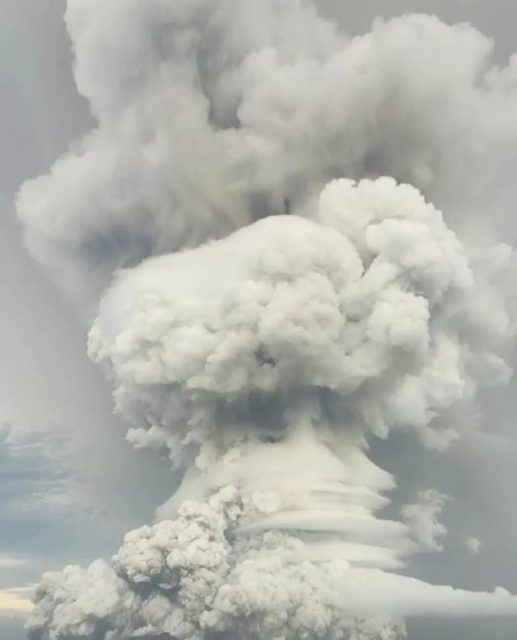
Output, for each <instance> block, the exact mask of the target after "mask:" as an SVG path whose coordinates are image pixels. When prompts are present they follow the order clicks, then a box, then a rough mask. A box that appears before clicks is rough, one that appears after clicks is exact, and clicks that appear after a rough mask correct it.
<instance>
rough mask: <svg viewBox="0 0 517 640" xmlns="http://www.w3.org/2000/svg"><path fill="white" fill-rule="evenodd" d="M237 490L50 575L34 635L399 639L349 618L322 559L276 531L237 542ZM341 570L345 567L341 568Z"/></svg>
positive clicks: (381, 625) (385, 627)
mask: <svg viewBox="0 0 517 640" xmlns="http://www.w3.org/2000/svg"><path fill="white" fill-rule="evenodd" d="M242 513H243V504H242V500H241V499H240V497H239V495H238V493H237V492H236V491H235V490H234V489H233V488H231V487H227V488H226V489H224V490H221V491H220V492H219V493H218V494H217V495H215V496H213V497H212V498H211V499H210V500H209V501H208V502H207V503H195V502H187V503H184V504H183V505H182V506H181V508H180V510H179V517H178V518H177V519H176V520H174V521H163V522H161V523H158V524H157V525H155V526H153V527H142V528H140V529H137V530H135V531H132V532H130V533H128V534H127V535H126V537H125V541H124V544H123V545H122V547H121V548H120V549H119V552H118V553H117V554H116V555H115V556H114V557H113V559H112V562H111V564H108V563H106V562H104V561H101V560H97V561H95V562H94V563H92V564H91V565H90V566H89V567H88V568H87V569H81V568H80V567H67V568H66V569H65V570H64V571H63V572H61V573H49V574H46V575H45V576H44V577H43V579H42V581H41V583H40V585H39V587H38V589H37V592H36V608H35V610H34V612H33V614H32V616H31V619H30V620H29V623H28V626H27V628H28V632H29V638H30V639H31V640H68V639H69V638H72V637H73V638H81V639H82V640H83V639H84V640H128V639H129V638H142V637H144V638H146V637H147V638H149V639H152V640H157V639H158V638H175V639H176V640H220V639H221V638H223V637H224V638H225V639H226V640H233V639H235V640H237V639H238V640H242V639H249V640H261V639H262V638H264V637H267V638H284V639H285V640H299V639H300V638H304V639H306V640H399V639H402V638H405V632H404V625H403V624H402V623H392V622H389V621H387V620H380V619H375V618H369V619H367V620H364V619H354V618H351V617H348V616H347V615H346V599H344V600H343V602H342V603H340V600H341V598H340V596H339V592H338V589H336V588H335V587H336V585H335V584H332V582H331V581H329V580H328V578H329V574H328V572H327V569H326V568H325V567H324V566H322V565H321V566H320V565H317V564H314V563H311V562H308V561H307V560H305V559H304V548H303V545H302V544H301V543H300V541H299V540H297V539H296V538H294V537H292V536H288V535H285V534H282V533H279V532H276V533H272V532H269V533H266V534H263V535H262V536H258V537H256V538H255V539H254V540H251V539H250V540H247V541H246V542H244V543H243V544H240V545H239V544H235V542H233V544H232V542H231V537H232V536H231V534H230V532H231V530H232V528H234V527H235V525H236V524H237V523H238V520H239V518H240V517H241V516H242ZM343 568H344V570H345V572H346V565H343Z"/></svg>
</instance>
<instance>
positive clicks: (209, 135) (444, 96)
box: [18, 0, 517, 640]
mask: <svg viewBox="0 0 517 640" xmlns="http://www.w3.org/2000/svg"><path fill="white" fill-rule="evenodd" d="M67 19H68V25H69V29H70V33H71V35H72V38H73V41H74V44H75V48H76V54H77V72H76V73H77V79H78V85H79V88H80V89H81V91H83V93H85V95H87V97H88V98H89V99H90V102H91V105H92V110H93V112H94V113H95V115H96V116H97V117H98V119H99V128H98V129H97V130H96V131H95V132H93V133H92V134H90V135H89V136H88V137H87V138H86V139H85V141H84V142H83V143H82V145H81V148H80V149H79V151H77V153H76V155H69V156H68V157H66V158H64V159H61V160H60V161H58V163H57V164H56V165H55V167H54V169H53V172H52V174H51V175H49V176H46V177H42V178H38V179H37V180H36V181H33V182H31V183H28V184H27V185H25V186H24V187H23V189H22V191H21V194H20V197H19V201H18V205H19V210H20V214H21V216H22V218H23V219H24V221H25V223H26V225H27V237H28V241H29V246H30V247H31V248H32V250H33V251H34V253H35V255H36V256H37V257H38V258H39V259H40V260H41V261H42V263H44V264H45V265H46V266H47V268H48V269H49V270H50V271H51V272H53V271H56V270H57V271H59V272H60V273H61V274H63V273H64V274H65V275H64V277H63V278H62V279H63V280H64V285H65V286H66V287H70V286H71V285H74V283H76V282H77V278H80V282H84V283H85V286H84V290H85V291H86V293H85V295H86V298H87V300H86V303H87V304H86V307H88V306H89V305H90V304H91V297H92V296H93V297H95V295H97V293H98V291H99V289H101V288H102V287H103V286H104V285H105V284H106V283H107V282H108V281H109V279H110V276H111V273H112V271H113V270H114V269H116V268H117V267H124V268H123V269H121V270H119V271H117V273H116V275H115V277H114V278H113V279H112V282H111V284H110V285H109V286H108V287H107V289H106V290H105V292H104V293H103V295H102V298H101V302H100V305H99V307H98V313H97V318H96V320H95V322H94V325H93V327H92V329H91V332H90V337H89V352H90V355H91V357H92V359H93V360H95V361H96V362H98V363H99V365H100V366H101V367H102V368H103V369H104V371H105V373H106V376H107V378H108V379H109V380H110V381H111V382H112V384H113V387H114V401H115V406H116V410H117V411H118V412H119V413H120V414H122V415H123V416H124V417H125V419H126V420H127V422H128V423H129V424H130V429H129V432H128V439H129V440H130V441H131V442H132V443H133V444H134V445H135V446H136V447H155V448H159V449H165V450H167V451H168V452H169V454H170V459H171V464H173V465H174V466H175V467H176V468H178V469H181V470H183V481H182V483H181V485H180V487H179V488H178V490H177V491H176V492H175V493H174V494H173V495H172V497H171V498H170V500H168V501H167V502H166V503H165V504H164V505H162V506H161V507H160V508H159V510H158V514H157V523H155V524H154V525H153V526H146V527H142V528H141V529H138V530H136V531H133V532H130V533H129V534H127V536H126V538H125V541H124V544H123V545H122V547H121V548H120V550H119V551H118V553H117V554H116V555H115V556H114V558H113V559H112V562H111V563H105V562H103V561H96V562H94V563H93V564H91V565H90V567H88V568H87V569H86V570H83V569H81V568H79V567H67V568H66V569H65V570H64V571H63V572H62V573H60V574H47V575H46V576H44V578H43V579H42V582H41V584H40V586H39V588H38V591H37V595H36V609H35V613H34V615H33V617H32V619H31V621H30V623H29V629H30V635H31V638H33V639H34V640H43V639H45V640H46V639H49V640H70V639H71V638H74V639H75V638H77V639H79V638H82V639H85V640H122V639H123V640H127V639H128V638H153V639H157V638H178V639H181V640H217V639H221V638H223V637H224V638H228V639H229V640H245V639H249V640H259V639H260V640H262V639H263V638H268V639H269V638H271V639H273V638H275V639H278V640H279V639H280V638H281V639H283V640H299V639H302V638H303V639H306V640H338V639H342V640H399V639H400V638H404V637H405V631H404V625H403V623H401V622H397V620H402V619H404V618H405V617H407V616H418V615H446V616H468V615H517V599H516V598H515V597H513V596H511V595H510V594H509V593H507V592H506V591H504V590H503V589H498V590H496V591H495V592H494V593H492V594H489V593H471V592H468V591H461V590H455V589H452V587H447V586H433V585H429V584H426V583H425V582H422V581H419V580H416V579H413V578H410V577H407V576H403V575H400V573H398V572H400V571H401V570H402V569H403V568H404V567H405V563H406V562H407V559H408V558H409V557H410V556H411V555H413V554H415V553H419V552H424V551H438V550H440V549H441V538H443V536H444V535H445V533H446V529H445V528H444V527H443V526H442V525H441V524H440V523H439V522H438V519H437V518H438V516H439V513H440V511H441V509H442V507H443V505H444V503H445V500H446V497H445V496H442V495H441V494H438V493H437V492H433V491H423V492H421V493H420V494H419V495H418V500H417V502H416V503H415V504H411V505H408V506H406V507H405V508H404V509H403V510H402V513H401V518H400V520H397V519H392V520H389V519H387V518H385V517H382V514H381V510H382V509H383V507H386V506H387V505H388V504H389V500H388V498H387V497H386V494H387V493H388V492H389V491H390V490H392V489H394V488H395V479H394V478H393V477H392V476H391V475H390V474H389V473H387V472H386V471H384V470H382V469H381V468H379V467H378V466H376V465H375V464H374V463H373V462H372V461H371V460H370V459H369V458H368V455H367V454H368V446H367V443H368V441H369V439H370V438H372V437H378V438H387V437H389V435H390V433H391V432H392V431H394V430H398V431H405V432H406V434H407V442H408V446H409V445H412V446H417V444H422V445H424V446H427V447H430V448H434V449H437V450H443V449H445V448H447V446H449V444H450V443H451V442H453V441H454V440H456V439H458V438H460V437H461V435H462V433H463V432H464V431H467V430H469V429H473V428H474V427H475V425H474V424H472V423H471V421H470V419H465V416H470V415H472V413H473V411H472V406H473V403H474V402H475V400H476V396H477V392H478V390H479V389H480V388H481V387H482V386H484V385H487V384H491V385H494V384H495V385H498V384H504V383H506V382H507V381H508V380H509V378H510V373H511V372H510V368H509V366H508V364H507V363H506V362H505V360H504V358H503V354H504V353H507V352H508V346H509V345H510V344H511V340H512V339H513V333H514V319H513V311H512V304H510V300H509V299H508V298H507V297H506V289H507V287H506V283H507V282H508V273H509V272H510V270H511V268H512V264H513V254H512V251H511V250H510V249H509V248H508V247H505V246H500V245H497V246H494V247H487V246H486V243H485V244H484V246H483V247H473V246H468V245H467V244H465V243H462V242H461V241H460V240H459V239H458V235H457V234H456V233H455V232H453V231H452V230H451V229H450V228H449V227H448V226H447V225H446V224H445V222H444V219H443V216H442V213H441V212H440V211H439V210H438V209H437V208H435V206H433V205H432V204H431V203H430V202H429V200H428V198H427V196H429V195H433V196H435V197H436V198H437V199H438V200H439V201H448V200H449V201H450V202H451V204H452V203H455V204H454V207H453V208H454V210H455V212H456V214H457V215H459V213H458V212H459V211H460V209H461V208H460V209H458V204H457V203H458V201H459V200H461V198H466V199H467V198H468V197H471V196H472V194H473V191H472V189H471V188H470V187H467V186H466V185H465V184H464V183H463V182H462V179H461V171H460V169H459V166H460V164H458V162H457V160H458V158H459V157H460V156H461V157H463V154H465V157H469V159H470V161H471V167H472V170H473V171H474V170H476V171H477V170H479V171H481V169H480V166H481V163H479V161H480V154H479V153H478V154H477V153H476V150H475V149H470V148H469V147H468V143H466V142H465V140H466V138H464V137H463V136H462V132H463V129H462V128H461V127H462V125H461V123H463V120H464V113H465V109H464V106H465V105H466V104H467V103H468V104H476V105H477V107H478V108H477V110H475V113H476V114H478V115H479V114H483V113H484V111H483V106H486V104H488V103H490V104H493V105H494V108H495V106H497V108H498V109H500V110H501V112H502V111H504V112H505V113H506V109H507V108H508V107H507V105H505V102H504V100H502V99H501V100H495V98H494V96H495V93H497V92H498V91H502V89H501V86H502V84H501V83H502V82H503V80H502V77H503V76H500V77H499V76H497V77H499V80H498V82H499V84H497V82H496V80H497V77H496V74H495V72H494V73H493V74H492V76H491V77H492V80H493V83H494V84H493V86H494V87H496V88H495V89H492V90H491V91H493V93H490V91H489V90H488V89H486V88H485V89H483V90H482V89H479V88H478V87H477V86H476V84H475V83H476V77H477V74H478V72H479V69H480V68H481V67H482V66H483V61H484V60H485V57H486V55H487V53H488V49H489V47H488V44H487V42H486V40H485V39H484V38H483V37H482V36H481V35H480V34H478V33H477V32H475V31H474V30H472V29H470V28H468V27H465V26H462V27H455V28H452V27H447V26H446V25H443V24H441V23H440V22H439V21H437V20H436V19H433V18H429V17H422V16H420V17H414V16H413V17H406V18H402V19H400V20H396V21H393V22H392V23H389V24H386V25H382V24H379V25H377V26H376V28H375V29H374V31H373V32H372V33H371V34H368V35H367V36H364V37H363V38H359V39H356V40H352V41H349V40H348V39H347V38H346V37H345V36H344V35H343V34H341V33H340V32H339V31H338V30H337V29H336V28H335V26H334V25H332V24H331V23H329V22H327V21H325V20H323V19H322V18H320V17H319V16H318V15H317V12H316V10H315V8H314V7H313V6H312V5H310V4H308V3H302V2H296V1H294V0H293V1H286V2H279V1H275V0H270V1H268V2H263V3H255V2H246V1H243V2H239V3H233V2H230V1H224V0H221V1H218V2H213V1H210V2H203V1H201V0H198V1H188V2H187V1H185V2H172V1H170V0H167V1H166V0H148V1H147V2H145V3H144V2H140V1H138V2H136V1H132V0H131V1H129V2H128V1H127V0H124V1H123V2H122V1H119V0H113V1H112V2H110V3H105V2H99V1H96V0H70V2H69V7H68V12H67ZM115 23H116V24H117V28H116V29H115V30H113V29H112V28H110V25H113V24H115ZM444 50H447V51H449V52H450V56H449V57H447V60H446V62H447V64H446V65H444V66H443V69H442V68H441V67H440V73H438V74H430V78H429V79H428V81H425V82H423V81H422V78H420V77H419V75H418V74H420V72H421V69H422V65H421V64H420V63H422V62H426V63H430V61H433V64H438V63H439V61H440V60H443V59H444V57H443V56H444V53H443V51H444ZM415 60H417V61H419V62H415V64H414V65H413V62H414V61H415ZM436 60H438V63H436ZM424 67H425V65H424ZM433 83H434V84H433ZM395 97H396V100H395V102H396V104H395V105H393V104H392V100H393V99H394V98H395ZM428 100H429V101H430V102H431V103H432V104H433V105H434V106H435V107H436V104H438V103H439V104H441V105H442V106H444V105H445V108H443V109H441V110H439V112H440V114H441V116H443V117H440V118H438V117H437V116H436V111H435V110H431V109H429V108H428V107H427V106H426V105H427V101H428ZM437 101H438V102H437ZM366 106H367V108H366ZM403 107H404V108H403ZM455 109H456V110H455ZM408 113H409V114H412V115H413V116H414V119H413V120H412V121H411V122H409V120H410V118H408ZM445 113H447V114H448V116H447V118H445V116H444V114H445ZM508 113H509V111H508ZM483 117H484V116H482V115H479V118H481V120H482V118H483ZM481 120H480V122H481ZM503 121H504V118H501V122H503ZM379 122H382V123H384V124H383V126H380V125H379ZM480 122H478V123H477V125H479V129H480V131H482V132H483V135H488V133H487V131H485V130H484V129H483V127H482V126H481V125H480ZM374 123H376V124H375V126H374ZM429 128H431V129H433V134H432V137H433V143H432V144H431V142H430V139H429V138H428V137H426V136H428V135H429V134H428V133H427V130H428V129H429ZM415 132H418V135H416V134H415ZM452 132H454V136H453V135H452ZM499 134H500V132H496V134H494V135H497V136H499ZM392 135H393V137H391V136H392ZM503 138H504V140H505V143H506V142H507V141H508V136H502V135H501V137H500V138H498V139H497V141H496V142H493V146H492V147H490V148H493V147H495V146H497V145H498V144H499V143H500V141H501V140H503ZM452 139H454V140H456V139H457V140H458V143H457V144H456V145H452V144H450V141H451V140H452ZM469 139H470V138H469ZM440 140H441V141H444V140H447V141H448V142H447V152H445V150H444V149H442V148H438V147H436V146H434V145H435V144H439V141H440ZM488 148H489V145H485V147H484V149H485V150H486V149H488ZM467 152H468V153H467ZM458 154H459V155H458ZM502 156H505V154H504V153H502ZM501 162H502V160H501ZM461 166H463V164H461ZM384 172H385V173H392V174H394V175H395V177H396V178H398V182H397V180H395V179H394V178H390V177H379V176H380V175H381V174H382V173H384ZM356 176H370V177H368V178H365V179H362V180H359V181H357V180H354V179H351V178H353V177H356ZM372 176H373V177H372ZM347 177H348V178H349V179H347ZM329 180H330V181H329ZM403 180H404V181H406V182H412V183H414V184H415V185H417V186H419V187H420V190H419V189H417V188H416V187H415V186H411V185H410V184H407V183H404V182H403ZM488 183H489V178H488V177H487V176H485V177H484V184H485V185H487V184H488ZM475 213H477V212H474V213H473V219H474V218H475ZM460 218H461V216H460ZM457 226H462V225H460V224H459V223H458V225H457ZM63 266H65V267H66V268H62V267H63ZM72 288H74V287H73V286H72ZM82 290H83V289H82ZM83 302H85V301H83ZM487 309H489V312H488V313H487Z"/></svg>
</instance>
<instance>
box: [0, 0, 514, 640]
mask: <svg viewBox="0 0 517 640" xmlns="http://www.w3.org/2000/svg"><path fill="white" fill-rule="evenodd" d="M318 5H319V6H320V8H321V10H322V11H323V12H326V13H327V14H328V15H329V16H333V17H335V18H336V19H338V20H339V21H340V23H341V24H343V25H344V26H345V28H346V29H347V30H348V31H349V32H350V33H352V34H353V33H361V32H363V31H366V30H368V28H369V26H370V25H371V22H372V20H373V19H374V18H375V17H377V16H383V17H386V18H388V17H391V16H396V15H400V14H401V13H404V12H407V11H409V10H411V11H422V12H428V13H436V14H438V15H439V16H440V17H441V18H442V19H444V20H445V21H447V22H457V21H467V22H470V23H472V24H473V25H475V26H476V27H477V28H479V29H480V30H481V31H483V32H485V33H486V34H488V35H490V36H491V37H493V38H494V39H495V42H496V56H497V58H498V59H501V60H504V59H505V58H506V57H507V56H508V55H509V54H510V53H511V52H512V51H513V50H514V49H515V50H517V41H516V40H515V36H514V32H513V31H514V30H513V28H512V25H513V24H514V19H515V11H516V10H515V5H514V3H513V2H512V1H511V0H495V2H489V1H488V0H485V1H483V0H448V1H447V0H442V1H438V0H432V1H431V0H429V1H427V0H414V1H410V0H407V1H404V0H342V1H337V0H319V1H318ZM63 12H64V0H38V2H35V1H34V0H0V15H1V16H2V19H1V20H0V46H1V48H2V49H1V50H2V55H1V57H0V69H1V73H0V97H1V104H2V116H3V117H2V118H1V120H0V139H1V140H2V145H1V147H0V208H1V211H0V291H1V292H2V301H3V310H2V314H1V317H0V353H1V354H2V357H1V362H0V637H1V638H4V637H5V638H6V640H7V639H8V640H18V638H23V637H24V635H23V632H22V631H21V628H22V623H23V618H24V615H25V613H26V611H27V609H28V607H29V604H28V597H29V596H28V594H29V593H30V587H31V585H33V584H34V583H35V582H36V581H37V580H38V578H39V576H40V575H41V573H42V572H43V571H46V570H49V569H56V568H60V567H62V566H64V565H65V564H68V563H70V562H73V563H85V562H87V561H88V560H89V559H91V558H93V557H98V556H101V557H108V556H110V555H111V554H112V553H113V551H114V549H115V548H116V547H117V546H118V543H119V541H120V539H121V537H122V535H123V533H124V532H125V531H127V530H128V529H129V528H132V527H134V526H138V525H139V524H141V523H144V522H146V521H148V520H150V519H151V517H152V514H153V511H154V509H155V508H156V506H157V505H159V504H160V503H161V502H162V501H163V500H164V499H166V498H167V497H168V496H169V495H170V493H171V487H174V485H175V479H174V477H173V476H172V474H171V473H170V472H169V470H168V464H167V461H166V460H165V459H163V457H161V456H160V455H159V454H154V455H153V454H150V453H143V452H139V453H138V455H137V454H135V453H134V452H133V451H132V449H131V447H130V446H129V444H127V443H125V441H124V431H125V429H124V427H123V425H121V424H120V422H119V421H118V419H117V418H115V417H114V416H113V415H112V410H111V397H110V390H109V389H108V387H107V385H106V384H105V382H104V381H103V379H102V378H101V375H100V373H99V372H98V371H97V369H96V368H95V367H94V366H93V365H92V364H91V363H90V361H89V360H88V358H87V356H86V352H85V340H86V331H85V328H84V324H83V322H82V319H81V318H80V316H79V314H78V313H77V311H76V310H75V308H74V306H73V305H72V304H71V303H70V301H69V300H67V299H66V298H65V297H64V296H63V294H62V293H61V292H60V291H58V289H57V288H56V287H55V286H54V284H53V283H52V282H50V281H49V280H48V279H47V277H46V276H45V275H44V274H43V273H42V271H41V270H40V269H39V267H38V266H37V265H36V264H35V263H34V262H33V261H32V259H31V257H30V256H29V254H28V252H27V251H26V250H25V249H24V247H23V243H22V239H21V231H20V228H19V223H18V221H17V220H16V218H15V214H14V210H13V198H14V196H15V193H16V191H17V189H18V187H19V186H20V184H21V183H22V182H23V181H24V180H25V179H27V178H30V177H33V176H35V175H37V174H39V173H40V172H42V171H44V170H45V169H46V168H48V166H49V165H50V164H51V163H52V162H53V160H54V159H55V158H56V157H57V156H58V155H60V154H61V153H63V152H64V151H65V150H66V149H67V147H68V146H69V145H70V144H72V143H73V141H74V140H76V139H77V138H78V137H79V136H81V135H82V134H83V133H85V132H86V131H88V129H89V128H90V127H91V126H92V122H93V119H92V117H91V115H90V113H89V111H88V107H87V105H86V104H85V102H84V101H83V100H82V99H81V98H80V97H79V96H78V95H77V92H76V90H75V87H74V82H73V77H72V56H71V52H70V44H69V41H68V37H67V34H66V31H65V28H64V24H63V20H62V16H63ZM489 401H490V399H489ZM494 402H496V401H495V400H494ZM495 415H496V416H497V417H498V418H499V419H500V420H501V421H505V420H508V417H507V411H506V410H505V407H504V406H501V407H500V408H499V412H498V413H497V411H496V414H495ZM511 427H512V425H511V424H509V426H508V428H509V429H510V428H511ZM471 447H472V450H470V451H469V452H465V451H461V452H460V451H457V450H453V451H452V452H451V453H450V457H449V458H448V460H447V461H446V462H442V461H441V460H439V459H437V458H434V457H433V456H432V455H430V454H429V453H426V452H421V453H419V454H416V456H415V458H414V459H413V460H412V461H411V464H401V462H400V461H401V459H403V458H404V443H403V442H401V441H398V440H397V439H396V438H395V439H394V440H392V441H389V442H387V443H377V444H376V445H374V447H373V455H374V457H375V456H378V457H379V458H382V459H383V464H384V466H385V467H386V468H387V469H388V470H389V469H390V465H391V466H393V467H395V466H396V467H397V468H399V469H400V468H402V470H403V471H402V473H403V475H404V476H405V477H406V478H408V479H411V481H412V482H413V483H417V484H422V485H424V486H425V483H426V476H427V475H430V474H431V469H433V478H434V477H436V474H435V473H434V470H435V469H436V466H437V465H438V466H440V465H443V469H442V473H440V474H438V475H439V477H440V478H441V482H442V484H443V487H442V486H436V487H435V488H436V489H442V488H443V489H448V490H450V485H451V484H454V488H455V497H456V500H460V501H461V503H462V505H463V507H462V508H460V509H455V507H454V505H448V506H447V507H446V517H447V523H448V526H449V528H450V529H451V531H455V534H454V535H452V537H451V539H450V541H449V545H450V546H449V547H448V548H447V550H446V553H444V554H443V555H441V556H433V557H432V558H431V559H428V558H423V559H422V560H419V561H417V562H416V564H415V567H414V571H415V572H417V573H420V574H421V575H425V576H426V578H427V579H429V580H431V581H433V580H434V581H436V582H440V581H452V580H454V579H456V581H457V583H458V584H457V586H468V587H470V588H480V589H481V588H483V589H484V588H492V587H493V586H495V585H496V584H500V583H501V582H502V583H503V584H504V586H506V587H508V588H509V589H510V590H513V591H514V592H515V591H517V558H516V557H515V554H514V553H513V548H512V546H511V545H510V544H509V542H508V538H507V537H506V536H505V535H504V534H505V531H504V530H505V528H506V527H507V526H509V527H513V529H512V530H515V531H516V532H517V511H516V507H515V505H514V504H513V502H514V499H513V491H512V487H511V485H510V486H508V483H504V484H503V483H500V482H499V480H498V478H499V476H498V477H497V478H495V480H494V482H492V483H490V482H488V483H485V482H480V481H479V475H480V474H482V475H483V477H485V476H489V475H490V474H492V469H491V468H490V465H489V464H488V463H484V462H483V461H484V458H483V455H482V452H483V450H484V449H486V448H493V449H494V451H496V455H497V457H498V459H499V460H500V464H501V468H502V469H504V470H508V473H510V471H509V470H511V469H512V468H515V462H517V449H516V448H512V447H508V446H506V445H500V444H498V442H497V440H496V439H495V438H494V439H487V440H486V441H482V442H479V443H477V444H476V443H472V444H471ZM498 447H499V449H500V450H499V449H498ZM492 459H493V458H492ZM451 460H453V461H454V468H455V469H456V471H457V470H458V469H460V473H457V472H456V473H455V474H454V476H453V477H452V476H451V477H448V474H450V469H451V464H450V463H451ZM473 461H478V462H479V464H477V463H476V464H473ZM483 464H485V465H486V466H485V467H483ZM142 479H144V481H142ZM401 484H404V482H401ZM480 493H482V494H484V495H481V501H480V502H479V500H478V498H479V497H480V495H479V494H480ZM474 495H475V496H476V500H474V498H473V496H474ZM470 502H472V504H469V503H470ZM480 505H481V506H480ZM487 522H490V525H489V526H488V525H487ZM470 535H472V536H475V537H479V538H480V539H481V540H487V539H489V540H490V541H491V542H492V544H491V545H490V548H488V549H487V550H486V552H483V553H481V554H479V556H476V557H475V558H474V559H473V557H472V555H471V554H469V553H468V552H467V550H466V548H465V544H464V543H465V540H466V538H468V537H469V536H470ZM452 576H454V577H455V578H453V577H452ZM494 630H495V632H494ZM516 631H517V627H516V625H515V623H511V622H503V621H494V620H488V621H484V622H481V623H480V622H476V623H475V625H473V624H472V623H470V622H467V621H456V622H443V623H442V622H437V621H435V620H433V621H425V620H424V621H420V622H418V623H415V624H414V625H413V624H410V632H411V635H410V638H412V640H432V639H434V638H440V639H441V638H446V637H447V638H454V639H455V640H456V639H457V640H462V639H463V638H465V639H466V638H468V639H469V640H486V638H487V637H488V634H491V635H492V636H493V637H497V638H498V640H506V639H507V638H508V640H509V639H510V638H513V637H514V636H515V633H516ZM495 633H497V636H496V635H495Z"/></svg>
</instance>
